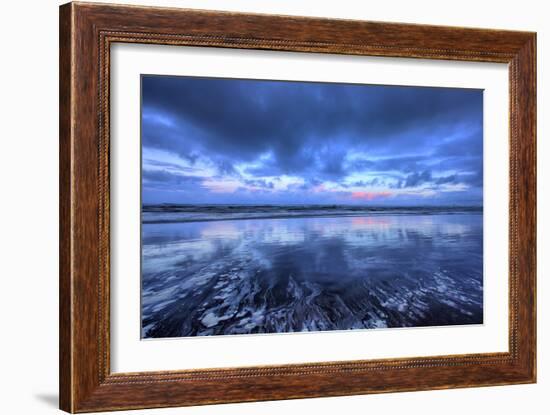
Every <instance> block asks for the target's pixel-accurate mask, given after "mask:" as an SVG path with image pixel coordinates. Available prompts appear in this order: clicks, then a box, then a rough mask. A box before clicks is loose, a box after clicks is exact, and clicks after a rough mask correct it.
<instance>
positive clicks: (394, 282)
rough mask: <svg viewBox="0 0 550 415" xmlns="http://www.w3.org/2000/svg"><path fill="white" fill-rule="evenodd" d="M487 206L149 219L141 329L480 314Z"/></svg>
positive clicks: (183, 331)
mask: <svg viewBox="0 0 550 415" xmlns="http://www.w3.org/2000/svg"><path fill="white" fill-rule="evenodd" d="M482 241H483V227H482V214H480V213H466V214H452V215H451V214H431V215H424V214H402V215H365V216H350V217H346V216H342V217H299V218H277V219H265V218H263V219H242V220H227V221H223V220H221V221H205V222H184V223H150V224H144V225H143V251H142V255H143V257H142V335H143V337H147V338H159V337H181V336H197V335H220V334H244V333H281V332H297V331H316V330H347V329H366V328H377V327H416V326H433V325H457V324H477V323H482V322H483V307H482V304H483V289H482V288H483V287H482V281H483V278H482V263H483V251H482V245H483V244H482Z"/></svg>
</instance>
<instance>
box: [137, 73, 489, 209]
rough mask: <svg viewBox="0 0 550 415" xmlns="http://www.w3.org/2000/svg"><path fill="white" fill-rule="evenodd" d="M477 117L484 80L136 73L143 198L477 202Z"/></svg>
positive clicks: (479, 133) (480, 136)
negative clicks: (398, 82)
mask: <svg viewBox="0 0 550 415" xmlns="http://www.w3.org/2000/svg"><path fill="white" fill-rule="evenodd" d="M482 126H483V92H482V91H481V90H474V89H456V88H432V87H401V86H380V85H354V84H335V83H312V82H283V81H260V80H237V79H216V78H196V77H169V76H143V77H142V146H143V147H142V151H143V166H142V167H143V170H144V174H143V182H142V185H143V200H144V202H145V203H162V202H170V203H321V204H323V203H331V204H332V203H343V204H346V203H353V204H357V203H370V204H377V203H379V204H393V205H399V204H408V205H410V204H419V205H425V204H468V205H470V204H481V202H482V185H483V175H482V172H483V129H482ZM361 194H368V195H369V197H368V198H364V199H362V198H361V197H359V196H358V195H361ZM354 195H355V196H354ZM376 195H380V197H377V196H376Z"/></svg>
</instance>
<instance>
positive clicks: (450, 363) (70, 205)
mask: <svg viewBox="0 0 550 415" xmlns="http://www.w3.org/2000/svg"><path fill="white" fill-rule="evenodd" d="M114 42H129V43H150V44H169V45H189V46H209V47H226V48H246V49H265V50H285V51H296V52H312V53H337V54H356V55H371V56H373V55H374V56H392V57H410V58H425V59H447V60H465V61H483V62H502V63H508V64H509V68H510V272H509V278H510V294H509V295H510V299H509V304H510V333H509V344H510V347H509V352H507V353H489V354H472V355H459V356H458V355H455V356H436V357H423V358H409V359H385V360H366V361H348V362H332V363H331V362H325V363H303V364H295V365H282V366H266V367H247V368H230V369H204V370H184V371H171V372H146V373H111V372H110V356H109V350H110V343H109V337H110V336H109V297H110V294H109V263H110V249H109V229H110V225H109V140H110V137H109V70H110V45H111V44H112V43H114ZM535 62H536V36H535V34H534V33H526V32H512V31H496V30H486V29H465V28H456V27H438V26H425V25H409V24H395V23H376V22H361V21H350V20H330V19H314V18H301V17H288V16H268V15H252V14H236V13H225V12H224V13H222V12H210V11H208V12H207V11H193V10H183V9H166V8H151V7H133V6H113V5H104V4H86V3H69V4H66V5H63V6H61V9H60V171H61V173H60V192H61V194H60V407H61V409H63V410H65V411H68V412H90V411H101V410H118V409H135V408H151V407H166V406H181V405H200V404H207V403H221V402H242V401H257V400H268V399H291V398H304V397H314V396H337V395H352V394H360V393H378V392H394V391H408V390H424V389H442V388H452V387H469V386H488V385H503V384H512V383H529V382H534V381H535V378H536V364H535V362H536V333H535V329H536V324H535V292H536V287H535V285H536V280H535V270H536V262H535V261H536V234H535V231H536V171H535V166H536V138H535V137H536V108H535V103H536V85H535V82H536V72H535V68H536V64H535Z"/></svg>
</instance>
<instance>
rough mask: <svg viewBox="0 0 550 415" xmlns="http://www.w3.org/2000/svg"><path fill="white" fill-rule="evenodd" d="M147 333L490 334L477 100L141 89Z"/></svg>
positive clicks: (259, 87) (187, 86)
mask: <svg viewBox="0 0 550 415" xmlns="http://www.w3.org/2000/svg"><path fill="white" fill-rule="evenodd" d="M141 99H142V101H141V163H142V164H141V171H142V174H141V198H142V206H141V337H142V339H155V338H157V339H158V338H178V337H193V336H213V335H218V336H219V335H256V334H277V333H279V334H282V333H297V332H321V331H331V330H369V329H391V328H417V327H434V326H460V325H472V324H482V323H483V91H482V90H479V89H464V88H443V87H421V86H392V85H367V84H346V83H327V82H323V83H321V82H301V81H300V82H298V81H279V80H254V79H230V78H204V77H187V76H158V75H142V78H141Z"/></svg>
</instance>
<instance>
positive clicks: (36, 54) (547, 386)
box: [0, 0, 550, 415]
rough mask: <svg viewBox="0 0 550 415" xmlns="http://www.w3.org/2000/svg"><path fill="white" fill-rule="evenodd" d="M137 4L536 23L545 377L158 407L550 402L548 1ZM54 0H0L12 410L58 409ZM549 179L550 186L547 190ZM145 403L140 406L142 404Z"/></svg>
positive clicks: (218, 410) (497, 24) (414, 409)
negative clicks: (461, 386)
mask: <svg viewBox="0 0 550 415" xmlns="http://www.w3.org/2000/svg"><path fill="white" fill-rule="evenodd" d="M133 3H140V4H151V5H172V6H182V7H195V8H199V7H201V8H210V9H220V10H222V9H225V10H233V11H251V12H264V13H279V14H295V15H312V16H326V17H342V18H356V19H369V20H385V21H397V22H416V23H431V24H445V25H458V26H476V27H492V28H502V29H517V30H533V31H537V32H538V81H539V85H538V114H539V117H538V137H539V145H538V146H539V148H538V150H539V151H538V183H539V193H538V195H539V197H538V198H539V204H538V212H539V217H538V232H539V237H538V252H539V258H538V270H539V271H538V274H539V281H538V293H539V294H538V298H539V305H538V307H539V308H538V311H539V333H538V338H539V344H538V346H539V363H538V369H539V377H538V378H539V383H538V384H536V385H522V386H506V387H491V388H475V389H462V390H447V391H430V392H414V393H399V394H385V395H369V396H356V397H346V398H322V399H308V400H297V401H278V402H269V403H250V404H235V405H217V406H208V407H197V408H178V409H165V410H154V411H142V413H158V414H182V415H185V414H244V415H246V414H257V413H262V414H279V413H281V412H282V413H284V412H290V413H292V412H303V413H309V412H311V413H313V412H316V413H327V414H333V413H338V412H340V413H343V412H345V413H357V414H364V413H365V412H370V413H388V414H393V413H399V412H405V411H406V413H408V414H416V413H422V414H426V415H428V414H441V413H445V414H461V415H463V414H464V413H468V412H472V413H483V412H485V411H491V412H494V413H499V414H517V413H534V414H542V413H547V411H548V406H549V404H550V399H549V397H548V391H549V390H550V375H549V373H550V358H549V355H548V353H550V352H549V350H550V342H549V340H548V330H547V329H546V330H543V328H542V327H543V325H544V326H548V321H549V320H550V315H549V313H550V306H549V305H548V301H546V302H544V301H541V300H542V299H543V298H544V297H546V298H548V295H550V294H548V293H547V291H548V290H549V288H548V287H549V283H548V281H546V280H545V278H544V277H545V274H546V273H547V272H548V271H549V270H550V265H549V262H548V255H544V253H545V252H546V253H547V252H549V250H550V235H549V234H548V231H550V229H549V226H548V214H545V212H548V211H550V204H549V201H550V190H548V186H544V184H545V183H546V182H548V180H550V166H549V164H550V160H549V154H550V144H549V143H548V140H545V138H547V137H548V134H549V132H550V131H549V124H548V120H547V118H545V117H543V116H542V115H543V114H545V113H546V114H547V113H548V105H547V104H546V102H548V100H549V99H550V89H549V87H548V84H545V83H543V82H542V80H543V79H544V78H545V77H546V78H548V75H546V76H545V74H544V69H545V68H546V67H547V65H548V64H549V63H550V60H549V56H550V55H549V53H550V47H549V46H548V45H549V43H548V41H547V39H548V37H549V36H550V27H549V26H548V24H547V21H548V19H549V18H550V13H549V12H548V10H546V9H545V7H546V6H545V3H547V2H543V1H535V0H533V1H530V0H523V1H522V2H521V4H518V2H517V1H514V2H512V1H504V0H502V1H487V2H480V1H479V0H475V1H469V0H462V1H460V2H440V1H420V0H417V1H407V0H402V1H386V2H358V1H356V0H339V1H319V0H318V1H305V0H303V1H298V0H294V1H292V0H263V1H261V2H258V1H245V0H232V1H231V2H227V1H223V0H203V1H199V0H194V1H164V2H162V1H152V0H151V1H139V0H133ZM58 4H59V2H57V1H50V0H40V1H39V0H36V1H31V0H27V1H25V2H7V3H6V4H4V5H3V8H2V17H3V22H2V23H3V24H2V25H1V26H0V27H1V29H0V30H1V31H2V49H3V50H2V52H3V53H2V58H3V59H2V65H1V66H0V71H1V72H2V76H1V77H0V82H1V84H0V85H1V86H0V88H1V89H0V94H1V95H0V96H1V97H2V100H0V105H1V111H0V114H1V120H2V122H1V124H0V128H1V137H2V144H3V148H2V151H1V152H0V169H1V175H0V177H1V180H2V181H1V184H2V193H1V194H2V195H3V196H4V197H3V198H2V204H1V207H0V209H2V211H1V212H0V220H1V221H2V222H1V226H0V230H1V231H2V236H3V238H2V239H1V241H2V242H1V243H2V250H1V252H2V257H1V258H2V265H3V267H2V278H3V282H4V284H3V285H2V289H1V290H0V308H1V309H0V311H1V314H0V316H2V338H1V339H2V341H1V343H0V350H1V354H0V356H1V357H0V359H1V360H0V368H1V369H2V373H1V375H0V382H1V383H2V384H1V385H0V386H1V387H2V389H1V390H2V400H0V411H1V412H4V413H10V414H26V413H32V414H43V413H56V412H57V410H56V407H57V379H58V377H57V366H58V365H57V335H58V329H57V305H58V298H57V293H58V283H57V270H58V268H57V257H58V250H57V244H58V231H57V230H58V223H57V209H58V203H57V199H58V185H57V177H58V156H57V154H58V142H57V133H58V111H57V103H58V99H57V90H58V76H57V75H58V66H57V47H58V33H57V15H58V11H57V6H58ZM543 187H546V189H543ZM134 413H138V412H134Z"/></svg>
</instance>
